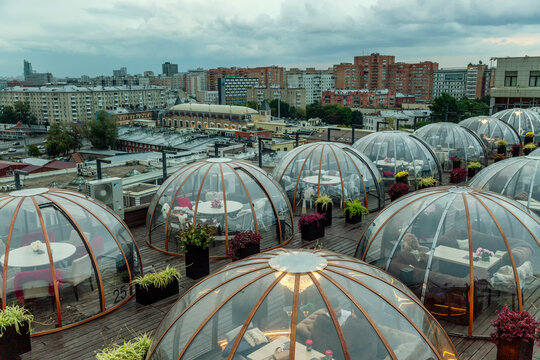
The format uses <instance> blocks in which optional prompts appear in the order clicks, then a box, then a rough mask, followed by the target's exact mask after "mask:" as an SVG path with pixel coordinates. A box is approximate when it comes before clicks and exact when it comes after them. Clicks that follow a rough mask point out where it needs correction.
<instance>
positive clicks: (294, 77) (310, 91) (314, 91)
mask: <svg viewBox="0 0 540 360" xmlns="http://www.w3.org/2000/svg"><path fill="white" fill-rule="evenodd" d="M286 78H287V87H288V88H293V89H294V88H301V89H305V92H306V105H310V104H314V103H316V102H318V101H321V99H322V93H323V91H326V90H333V89H335V87H336V85H335V84H336V77H335V75H334V74H333V72H332V70H315V68H307V69H305V70H300V69H295V68H293V69H289V70H288V71H287V74H286Z"/></svg>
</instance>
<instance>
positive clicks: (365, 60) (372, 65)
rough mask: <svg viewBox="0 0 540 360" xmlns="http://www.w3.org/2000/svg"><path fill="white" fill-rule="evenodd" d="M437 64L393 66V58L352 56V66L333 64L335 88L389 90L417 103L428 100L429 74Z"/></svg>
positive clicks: (429, 93) (430, 91)
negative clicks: (402, 94)
mask: <svg viewBox="0 0 540 360" xmlns="http://www.w3.org/2000/svg"><path fill="white" fill-rule="evenodd" d="M437 68H438V64H437V63H434V62H431V61H425V62H421V63H414V64H405V63H396V62H395V57H394V56H390V55H379V54H377V53H373V54H371V55H369V56H355V58H354V63H353V64H350V63H341V64H339V65H334V74H335V76H336V89H345V90H347V89H349V90H356V89H363V88H366V89H370V90H382V89H390V90H394V91H398V92H401V93H404V94H407V95H413V96H414V97H415V98H416V99H417V100H418V101H423V102H425V101H430V100H431V98H432V91H433V71H434V70H436V69H437Z"/></svg>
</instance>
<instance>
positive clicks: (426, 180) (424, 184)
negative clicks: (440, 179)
mask: <svg viewBox="0 0 540 360" xmlns="http://www.w3.org/2000/svg"><path fill="white" fill-rule="evenodd" d="M436 185H437V180H435V179H434V178H433V176H428V177H423V178H420V180H418V190H421V189H425V188H428V187H434V186H436Z"/></svg>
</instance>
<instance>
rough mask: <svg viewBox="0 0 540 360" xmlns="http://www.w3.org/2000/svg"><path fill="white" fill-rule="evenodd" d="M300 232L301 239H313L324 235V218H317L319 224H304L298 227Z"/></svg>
mask: <svg viewBox="0 0 540 360" xmlns="http://www.w3.org/2000/svg"><path fill="white" fill-rule="evenodd" d="M300 232H301V233H302V240H307V241H313V240H315V239H318V238H321V237H324V219H321V220H319V224H318V225H317V224H315V223H313V224H309V225H304V226H302V228H301V229H300Z"/></svg>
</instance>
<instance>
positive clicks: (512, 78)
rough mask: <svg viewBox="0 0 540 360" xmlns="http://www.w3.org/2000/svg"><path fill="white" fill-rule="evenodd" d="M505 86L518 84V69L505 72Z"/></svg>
mask: <svg viewBox="0 0 540 360" xmlns="http://www.w3.org/2000/svg"><path fill="white" fill-rule="evenodd" d="M504 86H517V71H505V72H504Z"/></svg>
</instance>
